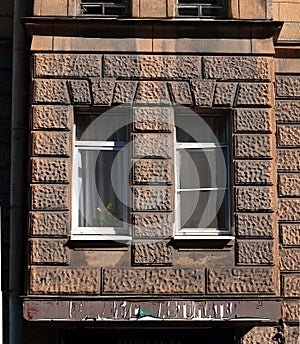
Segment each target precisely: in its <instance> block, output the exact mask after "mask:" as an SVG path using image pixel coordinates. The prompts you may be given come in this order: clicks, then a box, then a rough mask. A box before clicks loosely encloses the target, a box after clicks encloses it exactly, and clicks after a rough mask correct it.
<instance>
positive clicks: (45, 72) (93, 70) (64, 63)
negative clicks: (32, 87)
mask: <svg viewBox="0 0 300 344" xmlns="http://www.w3.org/2000/svg"><path fill="white" fill-rule="evenodd" d="M33 58H34V75H35V76H36V77H48V76H50V77H51V76H60V77H92V76H95V77H97V76H99V77H100V76H101V68H102V64H101V60H102V56H101V55H89V54H35V55H34V56H33Z"/></svg>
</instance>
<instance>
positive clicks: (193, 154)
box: [178, 148, 227, 189]
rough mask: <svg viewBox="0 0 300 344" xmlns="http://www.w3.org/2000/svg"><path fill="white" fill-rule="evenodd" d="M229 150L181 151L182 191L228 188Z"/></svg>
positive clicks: (180, 174)
mask: <svg viewBox="0 0 300 344" xmlns="http://www.w3.org/2000/svg"><path fill="white" fill-rule="evenodd" d="M226 152H227V149H226V148H224V149H184V150H180V151H179V171H178V173H179V176H180V178H179V179H180V180H179V181H180V183H179V188H180V189H193V188H217V187H218V188H225V187H227V167H226Z"/></svg>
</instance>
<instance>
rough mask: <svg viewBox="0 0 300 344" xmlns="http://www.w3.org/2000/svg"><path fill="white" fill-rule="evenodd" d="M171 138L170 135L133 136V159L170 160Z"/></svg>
mask: <svg viewBox="0 0 300 344" xmlns="http://www.w3.org/2000/svg"><path fill="white" fill-rule="evenodd" d="M172 146H173V145H172V136H171V135H170V134H135V135H133V157H135V158H165V159H168V158H171V157H172Z"/></svg>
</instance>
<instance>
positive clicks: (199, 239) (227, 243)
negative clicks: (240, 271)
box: [173, 235, 235, 250]
mask: <svg viewBox="0 0 300 344" xmlns="http://www.w3.org/2000/svg"><path fill="white" fill-rule="evenodd" d="M173 240H174V245H175V246H177V247H178V248H179V249H180V250H181V249H183V250H185V249H187V250H190V249H192V250H195V249H196V250H197V249H201V250H202V249H222V250H224V249H227V250H228V249H231V247H232V245H233V243H234V240H235V237H234V236H233V235H175V236H174V237H173Z"/></svg>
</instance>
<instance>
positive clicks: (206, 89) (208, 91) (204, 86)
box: [191, 79, 215, 107]
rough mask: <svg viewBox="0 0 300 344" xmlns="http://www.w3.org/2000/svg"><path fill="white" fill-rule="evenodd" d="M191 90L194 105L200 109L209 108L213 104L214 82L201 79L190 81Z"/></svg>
mask: <svg viewBox="0 0 300 344" xmlns="http://www.w3.org/2000/svg"><path fill="white" fill-rule="evenodd" d="M191 89H192V92H193V95H194V99H195V104H196V105H198V106H200V107H211V106H212V104H213V98H214V90H215V82H214V81H206V80H205V81H204V80H201V79H194V80H191Z"/></svg>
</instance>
